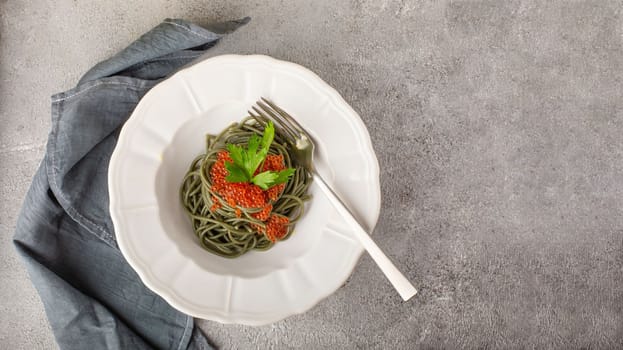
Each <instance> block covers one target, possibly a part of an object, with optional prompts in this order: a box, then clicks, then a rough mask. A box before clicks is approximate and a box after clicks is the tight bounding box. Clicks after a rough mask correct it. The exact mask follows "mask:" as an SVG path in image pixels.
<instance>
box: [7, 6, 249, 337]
mask: <svg viewBox="0 0 623 350" xmlns="http://www.w3.org/2000/svg"><path fill="white" fill-rule="evenodd" d="M248 21H249V19H248V18H245V19H242V20H237V21H230V22H223V23H218V24H214V25H211V26H210V28H211V29H212V30H209V29H205V28H202V27H200V26H197V25H195V24H192V23H189V22H186V21H183V20H176V19H166V20H165V21H163V22H162V23H161V24H160V25H158V26H156V27H155V28H154V29H152V30H151V31H149V32H148V33H146V34H144V35H143V36H141V37H140V38H139V39H137V40H136V41H135V42H133V43H132V44H130V45H129V46H128V47H127V48H126V49H124V50H123V51H121V52H120V53H118V54H117V55H115V56H114V57H112V58H110V59H108V60H105V61H103V62H101V63H99V64H97V65H96V66H95V67H93V68H92V69H91V70H89V71H88V72H87V73H86V74H85V75H84V76H83V77H82V78H81V79H80V82H79V83H78V85H77V86H76V87H75V88H74V89H71V90H69V91H66V92H63V93H59V94H56V95H54V96H53V97H52V129H51V131H50V135H49V138H48V143H47V149H46V154H45V157H44V159H43V161H42V163H41V165H40V168H39V169H38V171H37V173H36V175H35V177H34V179H33V183H32V185H31V187H30V189H29V191H28V194H27V195H26V199H25V200H24V204H23V206H22V210H21V212H20V215H19V218H18V221H17V225H16V232H15V236H14V244H15V248H16V250H17V252H18V253H19V255H20V256H21V258H22V260H23V262H24V264H25V266H26V267H27V269H28V271H29V274H30V278H31V280H32V282H33V284H34V285H35V288H36V289H37V291H38V293H39V295H40V297H41V300H42V302H43V304H44V307H45V310H46V314H47V317H48V320H49V322H50V325H51V328H52V331H53V333H54V336H55V338H56V341H57V343H58V345H59V347H60V348H61V349H85V348H88V349H152V348H154V349H210V348H211V347H210V345H209V343H208V341H207V339H206V338H205V337H204V336H203V334H201V332H200V331H199V330H198V329H197V328H196V327H194V322H193V319H192V318H191V317H189V316H187V315H185V314H183V313H181V312H179V311H177V310H176V309H174V308H172V307H171V306H170V305H168V304H167V303H166V302H165V301H164V300H163V299H162V298H160V297H159V296H158V295H156V294H154V293H153V292H152V291H151V290H149V289H148V288H146V287H145V286H144V285H143V283H142V282H141V281H140V278H139V277H138V275H137V274H136V273H135V272H134V270H132V269H131V267H130V266H129V265H128V263H127V262H126V261H125V259H124V258H123V256H122V254H121V252H120V251H119V250H118V249H117V244H116V240H115V235H114V228H113V225H112V221H111V219H110V216H109V211H108V205H109V198H108V178H107V175H108V162H109V159H110V156H111V154H112V152H113V150H114V147H115V145H116V142H117V137H118V134H119V131H120V129H121V127H122V125H123V123H124V122H125V121H126V120H127V118H128V117H129V116H130V114H131V113H132V111H133V110H134V107H135V106H136V105H137V103H138V102H139V101H140V99H141V98H142V97H143V96H144V95H145V93H147V92H148V91H149V89H151V88H152V87H153V86H155V85H156V84H157V83H159V82H160V81H161V80H162V79H163V78H165V77H167V76H168V75H170V74H171V73H173V72H175V71H176V70H178V69H179V68H181V67H183V66H184V65H186V64H188V63H190V62H191V61H192V60H194V59H195V58H197V57H198V56H200V55H201V54H203V53H204V52H205V51H206V50H207V49H209V48H210V47H212V46H213V45H214V44H215V43H216V42H217V41H218V40H219V39H220V38H222V37H223V36H224V35H226V34H227V33H229V32H232V31H234V30H235V29H236V28H238V27H240V26H242V25H244V24H246V23H247V22H248ZM172 117H174V116H172Z"/></svg>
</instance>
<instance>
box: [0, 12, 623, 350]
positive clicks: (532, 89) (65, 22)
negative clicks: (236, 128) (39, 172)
mask: <svg viewBox="0 0 623 350" xmlns="http://www.w3.org/2000/svg"><path fill="white" fill-rule="evenodd" d="M337 3H338V2H335V1H333V0H322V1H314V2H313V4H312V2H309V3H306V2H290V1H249V2H247V1H243V0H235V1H224V0H223V1H221V0H219V1H202V0H191V1H183V2H182V1H165V0H157V1H131V2H126V1H124V0H112V1H101V2H98V3H92V2H82V1H68V0H61V1H12V0H8V1H7V0H3V1H0V16H1V18H0V79H1V82H0V199H1V200H0V213H1V214H0V240H1V241H0V281H1V283H0V300H1V301H0V348H3V349H52V348H55V347H56V346H55V343H54V340H53V338H52V335H51V332H50V330H49V329H48V326H47V322H46V319H45V315H44V312H43V307H42V304H41V302H40V301H39V299H38V297H37V295H36V293H35V291H34V288H33V287H32V285H31V284H30V282H29V280H28V277H27V274H26V272H25V270H24V269H23V268H22V267H21V265H20V263H19V261H18V260H17V257H16V254H15V253H14V251H13V248H12V245H11V244H10V237H11V235H12V231H13V228H14V225H15V220H16V215H17V212H18V207H19V203H21V201H22V199H23V197H24V194H25V191H26V189H27V187H28V184H29V182H30V178H31V176H32V175H33V174H34V171H35V169H36V167H37V165H38V163H39V161H40V159H41V157H42V155H43V152H44V144H45V140H46V137H47V133H48V129H49V125H50V122H49V118H50V117H49V96H50V95H51V94H52V93H55V92H59V91H62V90H65V89H68V88H70V87H72V86H73V85H74V84H75V82H76V81H77V79H78V78H79V77H80V75H81V74H82V73H83V72H85V71H86V70H87V69H88V68H89V67H91V66H92V65H93V64H95V63H96V62H98V61H100V60H102V59H104V58H107V57H109V56H110V55H112V54H113V53H115V52H116V51H118V50H119V49H121V48H123V47H125V46H126V45H127V44H128V43H130V42H131V41H132V40H133V39H135V38H136V37H137V36H138V35H140V34H141V33H143V32H145V31H147V30H148V29H150V28H151V27H153V26H154V25H156V24H158V23H159V22H160V21H161V20H162V19H163V18H165V17H179V18H185V19H190V20H194V21H196V22H198V23H207V22H209V21H212V20H218V19H232V18H239V17H243V16H247V15H249V16H251V17H252V18H253V20H252V22H251V23H250V24H249V25H248V26H247V27H245V28H243V29H242V30H241V31H239V32H238V33H236V34H234V35H232V36H230V37H228V38H226V39H225V40H223V41H222V42H221V43H220V44H219V45H218V46H217V48H215V49H214V50H213V51H212V52H210V55H216V54H220V53H263V54H269V55H272V56H274V57H277V58H281V59H286V60H290V61H294V62H297V63H300V64H302V65H304V66H307V67H309V68H311V69H312V70H314V71H316V72H317V73H318V74H319V75H320V76H321V77H322V78H324V79H325V80H326V81H327V82H328V83H329V84H331V85H333V86H334V87H335V88H337V90H339V91H340V92H341V93H342V94H343V96H344V98H345V99H346V100H347V101H348V102H349V103H350V104H351V105H352V106H353V108H354V109H355V110H357V111H358V112H359V113H360V115H361V117H362V118H363V120H364V121H365V123H366V125H367V126H368V128H369V130H370V134H371V136H372V139H373V142H374V145H375V149H376V152H377V155H378V158H379V161H380V163H381V167H382V192H383V201H384V202H383V207H382V213H381V218H380V221H379V224H378V226H377V228H376V232H375V237H376V239H377V241H378V243H379V245H380V246H381V247H382V248H383V249H384V251H385V252H386V253H387V254H388V255H389V256H390V257H392V258H393V260H394V261H395V262H396V264H397V265H398V266H399V268H400V269H401V270H403V271H404V272H405V274H406V275H407V276H408V277H409V278H410V279H411V280H413V281H414V282H416V284H417V286H418V288H419V289H420V294H419V295H418V296H417V297H416V298H414V299H413V300H411V301H409V302H407V303H403V302H401V300H400V298H399V297H398V296H397V295H396V293H395V292H394V291H393V290H392V288H391V286H390V285H389V284H388V283H387V282H386V281H385V279H384V277H383V275H382V274H381V273H380V272H379V270H377V268H376V267H375V265H374V263H373V262H372V260H371V259H370V258H369V257H367V256H364V257H363V258H362V259H361V261H360V263H359V264H358V266H357V268H356V269H355V271H354V273H353V275H352V277H351V278H350V279H349V281H348V283H347V284H346V285H345V286H344V287H343V288H341V289H340V290H338V291H337V292H336V293H335V294H334V295H332V296H330V297H329V298H327V299H326V300H324V301H322V302H321V303H320V304H319V305H318V306H317V307H315V308H313V309H312V310H311V311H309V312H307V313H305V314H303V315H299V316H295V317H291V318H289V319H287V320H285V321H281V322H278V323H276V324H274V325H271V326H265V327H259V328H251V327H242V326H224V325H219V324H216V323H213V322H203V323H202V327H203V329H204V330H205V332H206V333H207V334H208V335H209V337H210V338H211V339H212V340H213V342H214V343H215V344H216V345H218V346H220V347H222V348H243V349H244V348H268V347H274V348H280V349H281V348H307V349H322V348H345V349H354V348H376V349H390V348H397V349H406V348H416V347H421V348H449V349H452V348H457V347H464V348H533V347H536V348H559V349H567V348H580V347H586V348H588V347H590V348H591V349H613V348H623V138H622V137H621V135H623V48H622V38H623V19H622V18H621V10H622V8H623V7H622V6H623V4H622V3H621V2H619V1H616V2H615V1H587V2H578V1H573V2H567V1H547V2H542V1H539V2H537V1H521V2H517V1H511V2H504V3H502V2H501V1H499V2H498V1H452V2H438V1H376V0H368V1H343V2H339V4H337Z"/></svg>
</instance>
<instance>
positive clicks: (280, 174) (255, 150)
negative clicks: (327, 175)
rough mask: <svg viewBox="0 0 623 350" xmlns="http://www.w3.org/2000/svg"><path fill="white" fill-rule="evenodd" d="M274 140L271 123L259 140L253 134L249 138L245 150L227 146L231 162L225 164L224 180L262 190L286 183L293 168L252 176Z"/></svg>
mask: <svg viewBox="0 0 623 350" xmlns="http://www.w3.org/2000/svg"><path fill="white" fill-rule="evenodd" d="M274 138H275V126H274V125H273V123H272V122H268V124H267V125H266V127H265V128H264V134H263V135H262V137H261V138H260V137H259V136H258V135H255V134H254V135H253V136H251V138H249V142H248V145H247V149H244V148H242V147H241V146H238V145H234V144H231V143H230V144H227V150H228V151H229V155H230V157H231V159H232V160H233V162H225V168H226V169H227V171H228V172H229V175H227V177H226V178H225V179H226V180H227V181H229V182H251V183H254V184H256V185H257V186H259V187H260V188H261V189H263V190H267V189H269V188H271V187H273V186H275V185H279V184H282V183H285V182H286V181H288V179H289V178H290V176H292V174H294V168H287V169H284V170H281V171H270V170H269V171H264V172H261V173H259V174H257V175H254V174H255V171H256V170H257V168H258V167H259V166H260V165H261V164H262V163H263V162H264V159H266V156H267V155H268V150H269V149H270V145H271V144H272V142H273V139H274Z"/></svg>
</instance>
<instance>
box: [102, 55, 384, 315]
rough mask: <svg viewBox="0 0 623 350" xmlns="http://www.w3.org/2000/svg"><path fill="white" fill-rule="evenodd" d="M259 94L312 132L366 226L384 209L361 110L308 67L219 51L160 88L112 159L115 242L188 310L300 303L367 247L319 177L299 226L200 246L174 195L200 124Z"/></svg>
mask: <svg viewBox="0 0 623 350" xmlns="http://www.w3.org/2000/svg"><path fill="white" fill-rule="evenodd" d="M260 96H264V97H267V98H269V99H271V100H272V101H274V102H275V103H276V104H277V105H279V106H281V107H282V108H284V109H285V110H287V111H288V112H290V113H291V114H292V115H294V116H295V117H296V118H297V119H298V121H299V122H300V123H301V124H302V125H303V126H304V127H305V128H307V129H308V130H309V132H310V133H311V134H312V137H314V138H315V140H316V142H317V144H318V145H317V146H318V147H317V154H316V155H315V157H316V158H315V162H316V163H315V164H316V165H317V168H318V170H319V172H320V173H321V174H322V175H323V176H324V177H325V178H326V179H327V181H328V183H329V184H330V185H332V187H333V188H334V189H335V190H336V191H337V192H338V194H340V196H341V197H342V199H343V200H344V201H345V202H346V203H347V204H349V206H350V207H351V208H353V210H354V212H355V214H356V215H357V216H358V217H359V219H360V220H361V222H363V223H365V224H366V225H367V226H368V228H369V229H370V231H371V230H372V228H373V227H374V225H375V224H376V221H377V219H378V216H379V210H380V185H379V168H378V162H377V160H376V157H375V155H374V151H373V149H372V145H371V142H370V137H369V135H368V132H367V130H366V128H365V126H364V124H363V123H362V121H361V119H360V118H359V116H358V115H357V113H356V112H355V111H354V110H353V109H352V108H350V107H349V105H348V104H347V103H346V102H345V101H344V100H343V99H342V98H341V96H340V95H339V94H338V93H337V92H336V91H335V90H334V89H333V88H331V87H330V86H329V85H327V84H326V83H324V82H323V81H322V80H321V79H320V78H319V77H318V76H317V75H315V74H314V73H312V72H311V71H309V70H307V69H305V68H303V67H301V66H299V65H296V64H293V63H288V62H283V61H278V60H275V59H272V58H270V57H266V56H235V55H227V56H218V57H215V58H211V59H208V60H205V61H202V62H200V63H198V64H196V65H194V66H192V67H189V68H187V69H184V70H182V71H180V72H178V73H177V74H175V75H174V76H172V77H171V78H169V79H167V80H166V81H164V82H162V83H161V84H159V85H157V86H156V87H154V88H153V89H152V90H151V91H149V93H148V94H146V95H145V97H143V99H142V100H141V101H140V103H139V104H138V106H137V107H136V109H135V110H134V113H133V114H132V116H131V117H130V119H129V120H128V122H127V123H126V124H125V126H124V127H123V129H122V131H121V135H120V137H119V141H118V143H117V147H116V149H115V151H114V153H113V155H112V158H111V161H110V168H109V174H108V175H109V180H108V181H109V191H110V213H111V216H112V219H113V223H114V225H115V232H116V235H117V240H118V243H119V247H120V248H121V251H122V253H123V255H124V256H125V258H126V259H127V260H128V262H129V263H130V265H131V266H132V267H133V268H134V270H136V272H137V273H138V274H139V276H140V277H141V279H142V280H143V282H144V283H145V285H147V286H148V287H149V288H150V289H151V290H153V291H154V292H156V293H157V294H159V295H160V296H162V297H163V298H164V299H165V300H167V302H169V303H170V304H171V305H172V306H174V307H175V308H177V309H179V310H180V311H182V312H185V313H187V314H189V315H192V316H195V317H199V318H204V319H209V320H214V321H219V322H223V323H240V324H248V325H261V324H266V323H271V322H275V321H278V320H281V319H283V318H285V317H287V316H290V315H293V314H296V313H301V312H304V311H306V310H308V309H310V308H311V307H313V306H314V305H315V304H316V303H318V302H319V301H320V300H321V299H323V298H324V297H326V296H328V295H330V294H331V293H333V292H334V291H335V290H337V289H338V288H339V287H340V286H341V285H342V284H343V283H344V282H345V280H346V279H347V278H348V276H349V275H350V273H351V272H352V270H353V268H354V266H355V263H356V262H357V260H358V259H359V257H360V256H361V253H362V252H363V248H362V247H361V245H360V244H359V243H358V242H357V241H356V240H355V239H354V238H353V236H352V235H351V231H350V229H349V228H348V227H347V226H346V224H345V223H344V222H343V220H342V218H341V217H339V216H338V215H337V214H336V213H335V212H334V209H333V208H332V207H331V205H330V203H329V202H328V200H327V199H326V198H325V197H324V196H323V194H322V192H320V191H319V189H318V188H317V187H316V186H315V185H312V187H311V188H310V192H311V194H312V196H313V199H312V200H311V201H310V202H308V203H307V205H306V213H305V215H304V217H303V218H302V220H301V221H300V222H299V223H298V224H297V226H296V228H295V233H294V234H293V236H292V237H291V238H290V239H288V240H286V241H283V242H279V243H278V244H276V245H275V246H274V247H273V248H272V249H270V250H268V251H266V252H250V253H247V254H245V255H243V256H242V257H239V258H237V259H226V258H221V257H219V256H216V255H213V254H211V253H209V252H207V251H205V250H203V249H202V248H201V246H200V245H199V241H198V239H197V238H196V236H195V235H194V233H193V231H192V228H191V225H190V221H189V219H188V218H187V217H186V215H185V213H184V211H183V208H182V206H181V204H180V200H179V194H178V193H179V192H178V191H179V188H180V184H181V181H182V178H183V176H184V174H185V172H186V170H187V169H188V166H189V164H190V162H191V161H192V159H193V158H195V157H196V156H197V155H199V154H201V153H202V152H203V150H204V148H205V144H204V141H205V134H207V133H210V134H217V133H219V132H220V131H221V130H222V129H224V128H225V127H226V126H228V125H229V124H231V123H232V122H235V121H240V120H241V119H242V118H244V117H245V116H246V115H247V113H246V111H247V110H248V109H249V108H250V106H252V105H253V104H254V103H255V101H257V100H258V99H259V97H260Z"/></svg>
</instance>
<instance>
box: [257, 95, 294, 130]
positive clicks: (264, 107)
mask: <svg viewBox="0 0 623 350" xmlns="http://www.w3.org/2000/svg"><path fill="white" fill-rule="evenodd" d="M257 105H258V106H259V107H260V108H261V109H262V110H263V111H264V112H266V113H267V114H269V115H270V117H271V118H272V119H273V120H275V121H276V122H277V123H279V124H281V125H282V126H283V127H285V128H287V129H288V130H290V132H291V133H292V134H293V135H294V136H296V137H299V136H300V134H301V132H302V130H299V129H298V128H297V127H296V126H295V125H292V123H290V122H288V120H287V119H285V118H284V117H283V116H282V115H281V114H280V113H279V112H278V111H276V110H274V109H272V108H271V107H270V106H267V105H266V104H264V103H263V102H262V101H257Z"/></svg>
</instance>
